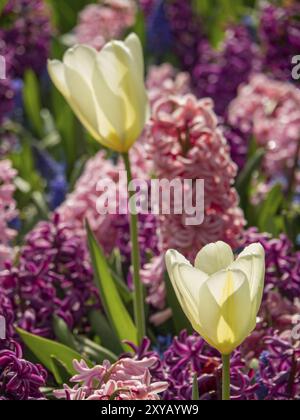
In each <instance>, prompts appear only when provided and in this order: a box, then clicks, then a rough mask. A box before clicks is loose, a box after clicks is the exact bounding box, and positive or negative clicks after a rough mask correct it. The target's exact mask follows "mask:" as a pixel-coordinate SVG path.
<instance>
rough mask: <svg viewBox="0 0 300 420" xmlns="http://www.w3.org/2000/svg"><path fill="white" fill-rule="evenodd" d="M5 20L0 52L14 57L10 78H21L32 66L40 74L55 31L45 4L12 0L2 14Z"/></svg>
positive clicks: (12, 58) (35, 1) (2, 27)
mask: <svg viewBox="0 0 300 420" xmlns="http://www.w3.org/2000/svg"><path fill="white" fill-rule="evenodd" d="M2 20H3V21H5V22H6V24H5V25H1V29H0V39H1V42H0V53H1V54H2V55H3V56H5V57H8V56H9V57H10V59H11V60H12V68H11V70H10V75H11V77H13V78H16V77H21V76H22V75H23V74H24V71H25V70H26V69H29V68H30V69H33V70H34V71H35V72H37V73H41V72H42V71H43V70H44V68H45V66H46V62H47V58H48V55H49V50H50V42H51V32H52V29H51V23H50V11H49V9H48V7H47V5H46V3H45V2H44V1H43V0H9V1H8V3H7V5H6V6H5V8H4V9H3V11H2V13H1V15H0V22H1V21H2ZM7 22H9V23H8V24H7Z"/></svg>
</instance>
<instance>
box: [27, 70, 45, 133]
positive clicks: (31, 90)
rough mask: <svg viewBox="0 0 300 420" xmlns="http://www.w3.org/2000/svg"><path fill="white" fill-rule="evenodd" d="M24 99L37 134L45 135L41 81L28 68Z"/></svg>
mask: <svg viewBox="0 0 300 420" xmlns="http://www.w3.org/2000/svg"><path fill="white" fill-rule="evenodd" d="M23 101H24V107H25V111H26V114H27V116H28V118H29V120H30V122H31V124H32V126H33V128H34V129H35V131H36V134H37V135H38V136H39V137H40V138H41V137H42V136H43V121H42V118H41V109H42V105H41V97H40V90H39V82H38V79H37V76H36V75H35V73H34V72H33V71H32V70H27V71H26V73H25V83H24V88H23Z"/></svg>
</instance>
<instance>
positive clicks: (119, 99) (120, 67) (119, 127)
mask: <svg viewBox="0 0 300 420" xmlns="http://www.w3.org/2000/svg"><path fill="white" fill-rule="evenodd" d="M119 48H120V46H119V45H118V44H116V43H113V42H111V43H109V44H108V45H107V46H106V47H104V48H103V50H102V51H101V52H100V54H99V55H98V57H97V66H96V67H95V71H94V74H93V86H94V91H95V95H96V98H97V102H98V104H99V107H100V108H101V112H102V114H103V116H104V117H105V118H106V119H107V120H108V121H109V123H110V125H111V126H112V127H114V129H115V130H116V133H117V134H118V137H119V143H120V144H121V146H123V145H124V144H125V140H126V139H125V136H126V131H125V130H126V101H125V99H124V91H123V89H122V83H123V81H124V78H125V75H126V72H127V71H128V70H127V69H126V67H125V63H124V62H122V61H121V60H120V58H119V55H120V54H119V53H118V50H119Z"/></svg>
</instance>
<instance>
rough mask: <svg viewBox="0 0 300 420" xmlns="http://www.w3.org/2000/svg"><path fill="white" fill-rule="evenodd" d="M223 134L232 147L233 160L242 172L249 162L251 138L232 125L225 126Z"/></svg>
mask: <svg viewBox="0 0 300 420" xmlns="http://www.w3.org/2000/svg"><path fill="white" fill-rule="evenodd" d="M223 132H224V136H225V137H226V140H227V142H228V144H229V147H230V155H231V158H232V160H233V161H234V163H236V164H237V166H238V168H239V170H242V169H243V167H244V166H245V164H246V162H247V155H248V146H249V143H250V136H249V135H247V134H245V133H242V132H241V131H240V130H238V129H237V128H234V127H232V126H231V125H230V124H224V127H223Z"/></svg>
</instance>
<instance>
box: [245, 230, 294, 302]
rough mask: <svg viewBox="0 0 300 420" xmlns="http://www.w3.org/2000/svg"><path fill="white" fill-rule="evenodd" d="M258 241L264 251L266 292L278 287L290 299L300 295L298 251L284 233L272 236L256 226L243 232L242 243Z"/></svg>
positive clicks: (248, 243)
mask: <svg viewBox="0 0 300 420" xmlns="http://www.w3.org/2000/svg"><path fill="white" fill-rule="evenodd" d="M254 242H260V243H261V244H262V246H263V247H264V248H265V251H266V289H265V290H266V292H268V291H270V290H272V289H278V290H279V291H280V293H281V294H282V295H283V296H285V297H288V298H289V299H290V300H291V301H293V300H294V298H297V297H299V295H300V252H299V251H298V252H294V251H293V246H292V243H291V242H290V240H289V239H288V238H287V236H286V235H281V236H280V237H279V238H272V236H271V235H270V234H267V233H259V232H258V230H257V229H256V228H250V229H248V231H246V232H245V236H244V244H243V245H245V246H247V245H250V244H251V243H254Z"/></svg>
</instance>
